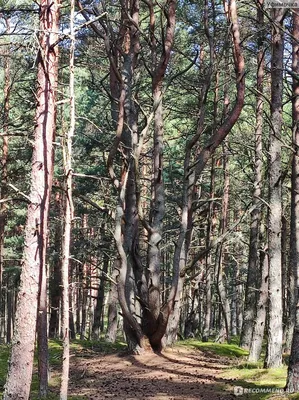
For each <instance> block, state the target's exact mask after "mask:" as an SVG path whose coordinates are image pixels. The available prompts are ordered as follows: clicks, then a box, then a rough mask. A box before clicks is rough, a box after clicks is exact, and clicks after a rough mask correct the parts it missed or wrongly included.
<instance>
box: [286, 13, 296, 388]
mask: <svg viewBox="0 0 299 400" xmlns="http://www.w3.org/2000/svg"><path fill="white" fill-rule="evenodd" d="M298 41H299V9H298V8H297V9H294V10H293V59H292V70H293V72H294V74H296V75H297V74H299V45H298ZM292 99H293V104H292V106H293V161H292V176H291V188H292V197H291V237H290V260H289V262H290V267H291V268H292V271H291V273H292V275H293V276H294V280H295V286H296V293H295V294H292V296H293V297H294V298H295V299H294V300H295V302H296V308H295V310H294V311H293V312H294V314H295V326H294V334H293V341H292V347H291V355H290V360H289V367H288V376H287V383H286V389H287V390H288V391H289V392H291V393H292V392H299V303H298V302H299V273H298V265H299V81H298V79H297V76H296V77H294V78H293V97H292ZM292 314H293V313H292ZM290 317H291V318H292V317H294V315H290Z"/></svg>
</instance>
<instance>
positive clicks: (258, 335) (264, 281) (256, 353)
mask: <svg viewBox="0 0 299 400" xmlns="http://www.w3.org/2000/svg"><path fill="white" fill-rule="evenodd" d="M259 260H260V271H261V279H260V290H259V299H258V302H257V311H256V317H255V323H254V327H253V333H252V339H251V345H250V351H249V356H248V361H251V362H257V361H258V360H259V358H260V355H261V351H262V345H263V339H264V332H265V325H266V314H267V302H268V276H269V256H268V249H267V248H265V249H264V250H260V256H259Z"/></svg>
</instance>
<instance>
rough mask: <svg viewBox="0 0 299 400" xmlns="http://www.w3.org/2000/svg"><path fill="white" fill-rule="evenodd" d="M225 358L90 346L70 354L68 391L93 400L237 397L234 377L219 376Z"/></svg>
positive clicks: (185, 351)
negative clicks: (108, 351) (97, 350)
mask: <svg viewBox="0 0 299 400" xmlns="http://www.w3.org/2000/svg"><path fill="white" fill-rule="evenodd" d="M220 361H221V363H222V364H221V363H220ZM226 361H227V363H226ZM223 363H226V365H224V364H223ZM229 363H230V360H229V359H227V360H224V359H223V357H222V358H221V359H218V358H216V357H215V356H212V355H207V354H203V353H201V352H200V351H190V350H185V349H174V350H172V349H170V350H167V351H165V352H164V353H163V354H162V355H157V354H153V353H146V354H143V355H136V356H133V355H124V354H109V355H104V354H96V353H95V352H90V354H82V357H80V356H78V355H77V356H76V357H72V359H71V374H70V386H69V395H79V396H84V398H86V399H97V400H99V399H109V398H111V399H116V400H133V399H135V400H136V399H140V400H143V399H146V400H152V399H155V400H198V399H207V400H214V399H224V400H228V399H235V398H236V397H235V396H234V394H233V382H231V381H227V380H224V379H222V378H221V376H220V374H221V372H222V371H223V370H224V369H225V368H226V367H227V366H228V364H229Z"/></svg>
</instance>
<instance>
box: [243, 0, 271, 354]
mask: <svg viewBox="0 0 299 400" xmlns="http://www.w3.org/2000/svg"><path fill="white" fill-rule="evenodd" d="M262 7H263V0H260V1H259V2H258V7H257V29H258V30H259V31H258V32H259V33H258V39H257V46H258V54H257V65H258V69H257V79H256V92H257V94H256V128H255V166H254V168H255V177H254V189H253V200H252V202H253V204H254V206H255V207H254V210H253V211H252V213H251V225H250V245H249V254H248V272H247V282H246V289H245V290H246V291H245V304H244V320H243V325H242V333H241V339H240V346H241V347H244V348H246V349H249V348H250V345H251V339H252V335H253V329H254V317H255V314H256V297H257V296H256V288H257V285H258V279H257V278H258V276H257V271H258V270H259V236H260V223H261V205H260V198H261V194H262V169H263V149H262V146H263V142H262V132H263V106H264V97H263V85H264V68H265V48H264V46H265V38H264V35H265V32H264V30H263V26H264V11H263V9H262ZM262 265H263V263H261V266H262ZM259 326H260V324H259ZM262 326H264V322H262Z"/></svg>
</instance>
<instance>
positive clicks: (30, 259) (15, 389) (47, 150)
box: [3, 0, 60, 400]
mask: <svg viewBox="0 0 299 400" xmlns="http://www.w3.org/2000/svg"><path fill="white" fill-rule="evenodd" d="M59 3H60V2H59V0H54V1H51V2H50V1H49V0H41V2H40V38H39V46H40V51H39V54H38V75H37V79H38V90H37V99H38V105H37V110H36V127H35V142H34V150H33V162H32V173H31V191H30V204H29V207H28V214H27V223H26V235H25V245H24V255H23V257H24V260H23V268H22V273H21V284H20V290H19V294H18V302H17V312H16V318H15V329H14V338H13V344H12V352H11V357H10V363H9V370H8V375H7V380H6V385H5V391H4V397H3V398H4V399H5V400H8V399H11V398H13V399H26V400H27V399H28V398H29V392H30V384H31V379H32V368H33V355H34V343H35V332H36V319H37V312H38V293H39V285H40V273H41V271H42V270H43V267H44V265H45V244H46V237H43V235H45V233H46V227H47V222H48V208H49V200H50V191H51V186H52V174H53V150H52V143H53V138H54V133H55V123H56V121H55V116H56V107H55V100H56V86H57V67H58V57H57V51H58V49H57V47H54V48H52V45H53V44H54V43H56V41H57V39H58V35H57V33H58V23H59Z"/></svg>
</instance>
